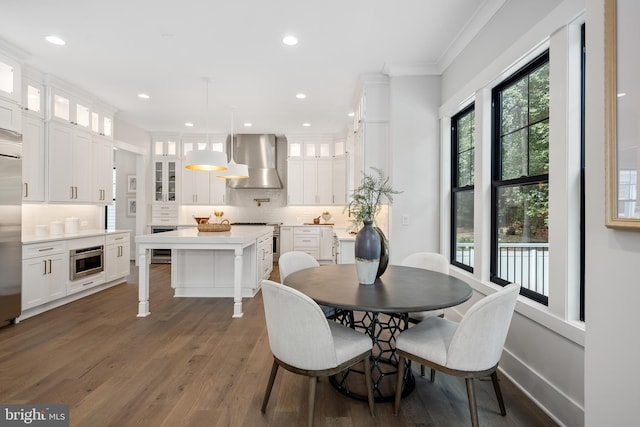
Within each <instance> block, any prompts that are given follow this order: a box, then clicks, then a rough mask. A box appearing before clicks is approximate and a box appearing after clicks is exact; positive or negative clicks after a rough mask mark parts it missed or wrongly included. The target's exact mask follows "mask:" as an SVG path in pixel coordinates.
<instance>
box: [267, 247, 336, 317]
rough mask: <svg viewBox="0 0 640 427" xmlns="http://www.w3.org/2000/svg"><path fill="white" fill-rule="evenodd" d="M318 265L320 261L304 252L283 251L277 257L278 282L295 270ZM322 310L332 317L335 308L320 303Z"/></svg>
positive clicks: (282, 281) (334, 313)
mask: <svg viewBox="0 0 640 427" xmlns="http://www.w3.org/2000/svg"><path fill="white" fill-rule="evenodd" d="M313 267H320V263H318V261H317V260H316V259H315V258H314V257H312V256H311V255H309V254H308V253H306V252H302V251H291V252H285V253H284V254H282V255H281V256H280V258H278V269H279V271H280V282H281V283H284V279H286V278H287V276H289V275H290V274H292V273H295V272H296V271H300V270H304V269H305V268H313ZM320 308H322V311H323V312H324V315H325V316H326V317H329V318H332V317H335V315H336V309H335V308H333V307H327V306H324V305H321V306H320Z"/></svg>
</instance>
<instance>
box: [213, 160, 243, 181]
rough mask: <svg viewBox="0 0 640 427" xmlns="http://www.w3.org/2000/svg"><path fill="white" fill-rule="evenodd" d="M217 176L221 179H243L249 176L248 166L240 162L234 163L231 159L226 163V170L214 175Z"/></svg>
mask: <svg viewBox="0 0 640 427" xmlns="http://www.w3.org/2000/svg"><path fill="white" fill-rule="evenodd" d="M216 177H217V178H223V179H244V178H249V167H248V166H247V165H243V164H241V163H236V162H234V161H233V159H231V161H230V162H229V164H228V165H227V170H226V171H224V172H222V173H220V174H218V175H216Z"/></svg>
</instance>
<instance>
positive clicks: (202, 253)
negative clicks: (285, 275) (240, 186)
mask: <svg viewBox="0 0 640 427" xmlns="http://www.w3.org/2000/svg"><path fill="white" fill-rule="evenodd" d="M272 234H273V227H267V226H265V227H261V226H258V227H256V226H233V227H231V230H230V231H226V232H206V233H205V232H199V231H198V229H197V228H196V227H193V228H187V229H180V230H175V231H168V232H165V233H155V234H146V235H141V236H136V243H137V244H138V266H139V277H138V280H139V285H138V317H146V316H148V315H149V314H150V311H149V263H150V261H151V250H152V249H171V287H172V288H174V289H175V296H176V297H232V298H233V316H232V317H236V318H237V317H242V298H243V297H252V296H254V295H255V294H256V293H257V292H258V290H259V289H260V284H261V281H262V279H263V278H265V276H267V277H268V273H269V272H270V266H271V261H270V260H271V259H272V258H271V257H270V254H271V251H270V245H269V246H266V245H264V244H263V243H262V242H270V241H271V236H272ZM265 263H267V264H269V265H268V267H269V269H268V270H265V267H264V264H265Z"/></svg>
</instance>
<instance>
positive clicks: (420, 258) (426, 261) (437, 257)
mask: <svg viewBox="0 0 640 427" xmlns="http://www.w3.org/2000/svg"><path fill="white" fill-rule="evenodd" d="M400 265H403V266H405V267H414V268H422V269H424V270H433V271H437V272H438V273H444V274H447V273H449V260H448V259H447V258H446V257H445V256H444V255H441V254H439V253H437V252H416V253H413V254H411V255H409V256H407V257H406V258H405V259H403V260H402V262H401V263H400ZM434 316H440V317H444V309H439V310H429V311H417V312H414V313H409V322H411V323H419V322H422V321H423V320H425V319H428V318H429V317H434ZM420 375H422V376H423V377H424V365H421V366H420ZM435 375H436V371H434V370H433V369H432V370H431V382H433V381H435V378H436V377H435Z"/></svg>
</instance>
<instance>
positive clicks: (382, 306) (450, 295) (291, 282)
mask: <svg viewBox="0 0 640 427" xmlns="http://www.w3.org/2000/svg"><path fill="white" fill-rule="evenodd" d="M284 284H285V285H287V286H291V287H292V288H295V289H297V290H299V291H300V292H302V293H304V294H306V295H308V296H309V297H311V298H312V299H313V300H314V301H316V302H317V303H318V304H321V305H328V306H331V307H337V308H343V309H348V310H356V311H376V312H382V313H410V312H414V311H425V310H436V309H439V308H447V307H452V306H455V305H458V304H461V303H463V302H465V301H466V300H468V299H469V298H471V295H472V292H473V291H472V289H471V286H469V285H468V284H467V283H466V282H464V281H463V280H460V279H458V278H456V277H453V276H449V275H447V274H442V273H438V272H435V271H431V270H424V269H421V268H412V267H402V266H398V265H390V266H389V267H387V270H386V271H385V272H384V274H383V275H382V276H380V277H379V278H378V279H376V281H375V283H374V284H373V285H361V284H359V283H358V276H357V273H356V267H355V265H353V264H329V265H323V266H320V267H315V268H308V269H305V270H300V271H297V272H295V273H293V274H291V275H289V276H287V278H286V279H285V280H284Z"/></svg>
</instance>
